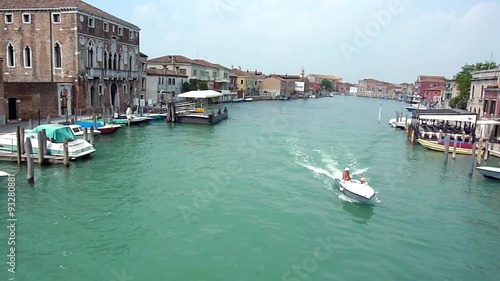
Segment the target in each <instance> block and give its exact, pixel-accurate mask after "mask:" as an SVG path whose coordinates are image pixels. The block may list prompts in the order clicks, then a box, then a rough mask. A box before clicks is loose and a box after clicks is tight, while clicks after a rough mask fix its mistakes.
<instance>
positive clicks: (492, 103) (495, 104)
mask: <svg viewBox="0 0 500 281" xmlns="http://www.w3.org/2000/svg"><path fill="white" fill-rule="evenodd" d="M496 106H497V101H496V100H492V101H491V104H490V112H489V113H490V114H494V113H495V109H496Z"/></svg>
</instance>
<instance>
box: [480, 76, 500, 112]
mask: <svg viewBox="0 0 500 281" xmlns="http://www.w3.org/2000/svg"><path fill="white" fill-rule="evenodd" d="M499 99H500V83H495V84H494V85H492V86H489V87H487V88H485V89H484V102H483V112H484V116H483V117H486V118H494V119H498V118H499V117H500V116H499V114H500V104H498V102H497V101H498V100H499Z"/></svg>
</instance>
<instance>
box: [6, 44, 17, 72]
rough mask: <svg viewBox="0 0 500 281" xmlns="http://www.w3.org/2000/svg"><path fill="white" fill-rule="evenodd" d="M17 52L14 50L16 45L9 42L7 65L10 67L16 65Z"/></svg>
mask: <svg viewBox="0 0 500 281" xmlns="http://www.w3.org/2000/svg"><path fill="white" fill-rule="evenodd" d="M15 56H16V52H15V50H14V46H12V43H9V44H8V45H7V66H8V67H15V66H16V59H15Z"/></svg>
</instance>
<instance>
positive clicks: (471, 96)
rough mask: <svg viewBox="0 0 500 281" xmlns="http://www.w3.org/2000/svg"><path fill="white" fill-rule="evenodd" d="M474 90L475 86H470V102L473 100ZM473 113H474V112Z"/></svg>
mask: <svg viewBox="0 0 500 281" xmlns="http://www.w3.org/2000/svg"><path fill="white" fill-rule="evenodd" d="M475 90H476V86H475V85H472V91H471V93H472V94H471V95H470V99H471V100H474V91H475ZM474 113H475V112H474Z"/></svg>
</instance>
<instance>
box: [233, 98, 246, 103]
mask: <svg viewBox="0 0 500 281" xmlns="http://www.w3.org/2000/svg"><path fill="white" fill-rule="evenodd" d="M243 101H244V99H242V98H238V99H234V100H233V102H243Z"/></svg>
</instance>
